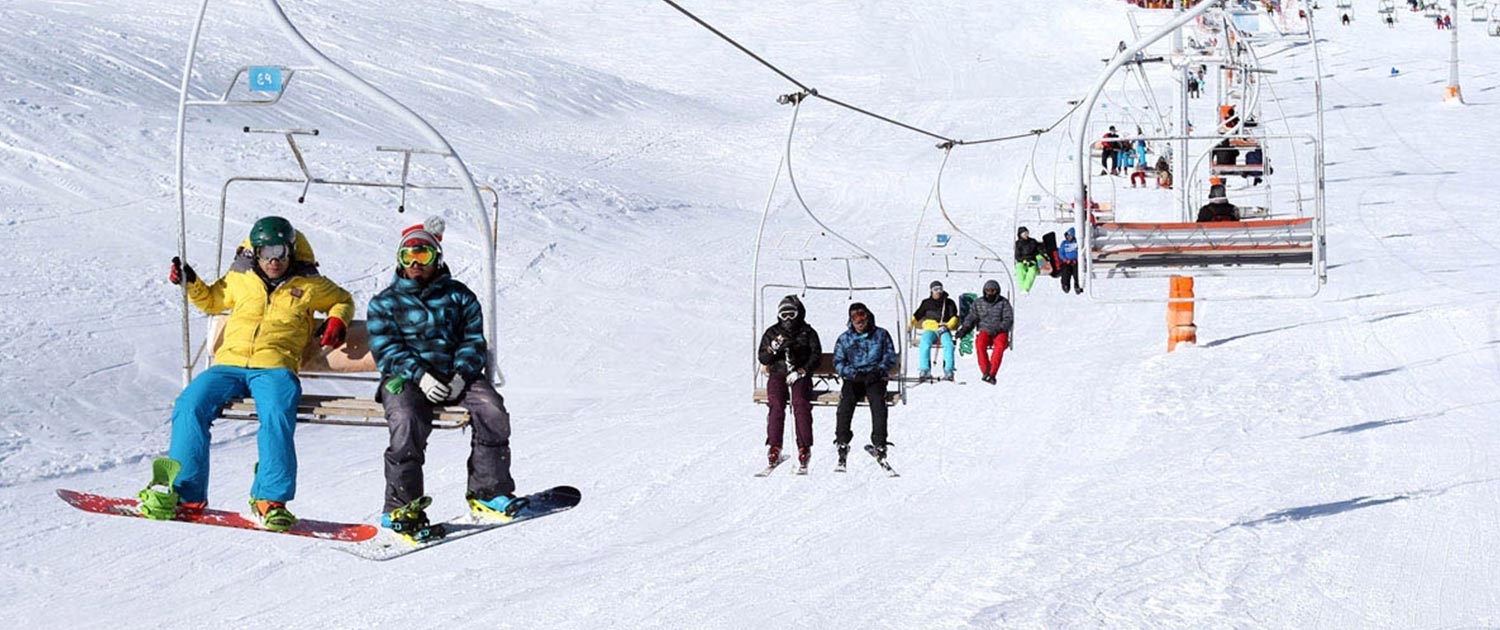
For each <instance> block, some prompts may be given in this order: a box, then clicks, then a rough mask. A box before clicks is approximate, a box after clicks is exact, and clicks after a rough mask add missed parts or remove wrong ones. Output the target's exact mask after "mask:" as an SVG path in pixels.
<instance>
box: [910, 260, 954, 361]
mask: <svg viewBox="0 0 1500 630" xmlns="http://www.w3.org/2000/svg"><path fill="white" fill-rule="evenodd" d="M927 288H928V289H929V290H931V291H932V296H931V297H928V298H927V299H925V300H922V303H921V304H919V305H917V310H915V311H913V312H912V314H911V328H912V330H920V331H921V335H922V339H921V342H920V344H921V345H920V346H919V347H918V349H917V365H918V369H919V370H920V378H921V379H922V380H924V381H925V380H928V379H930V378H932V344H934V343H937V342H938V341H942V344H943V380H945V381H951V380H953V346H954V343H953V329H955V328H958V305H957V304H955V303H954V302H953V299H952V298H949V297H948V293H947V292H945V291H943V283H941V282H938V281H936V280H934V281H933V282H932V284H931V285H928V287H927Z"/></svg>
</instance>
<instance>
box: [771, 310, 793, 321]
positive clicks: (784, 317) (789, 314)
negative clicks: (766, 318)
mask: <svg viewBox="0 0 1500 630" xmlns="http://www.w3.org/2000/svg"><path fill="white" fill-rule="evenodd" d="M776 317H777V319H780V320H781V321H784V322H789V321H792V320H794V319H797V311H782V312H781V313H780V314H778V315H777V316H776Z"/></svg>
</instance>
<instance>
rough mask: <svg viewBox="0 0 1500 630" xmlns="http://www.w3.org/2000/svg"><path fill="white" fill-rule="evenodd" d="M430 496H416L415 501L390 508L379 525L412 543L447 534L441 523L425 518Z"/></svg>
mask: <svg viewBox="0 0 1500 630" xmlns="http://www.w3.org/2000/svg"><path fill="white" fill-rule="evenodd" d="M430 505H432V497H426V496H424V497H418V498H417V499H416V500H415V501H412V502H411V503H408V504H406V505H403V506H401V507H398V508H396V509H394V510H391V511H390V512H389V513H387V514H386V515H385V516H384V517H383V518H381V520H380V525H381V526H382V527H385V528H386V529H389V530H391V531H393V532H395V533H396V534H398V535H400V536H401V537H402V538H405V539H407V540H409V541H411V542H413V543H421V542H427V541H429V540H437V539H439V538H442V537H443V536H445V535H447V533H448V531H447V530H446V529H444V527H443V524H442V523H433V522H432V521H430V520H428V518H427V506H430Z"/></svg>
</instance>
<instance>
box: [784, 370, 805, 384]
mask: <svg viewBox="0 0 1500 630" xmlns="http://www.w3.org/2000/svg"><path fill="white" fill-rule="evenodd" d="M799 378H802V370H792V371H790V372H787V373H786V384H787V387H791V386H792V384H794V383H796V382H797V379H799Z"/></svg>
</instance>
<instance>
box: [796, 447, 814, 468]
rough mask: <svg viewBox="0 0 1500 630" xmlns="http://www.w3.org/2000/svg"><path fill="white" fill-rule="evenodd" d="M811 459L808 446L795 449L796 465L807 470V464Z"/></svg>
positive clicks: (810, 449) (810, 450)
mask: <svg viewBox="0 0 1500 630" xmlns="http://www.w3.org/2000/svg"><path fill="white" fill-rule="evenodd" d="M811 459H812V448H811V447H808V446H799V447H797V465H799V466H801V467H803V468H807V462H808V461H809V460H811Z"/></svg>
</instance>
